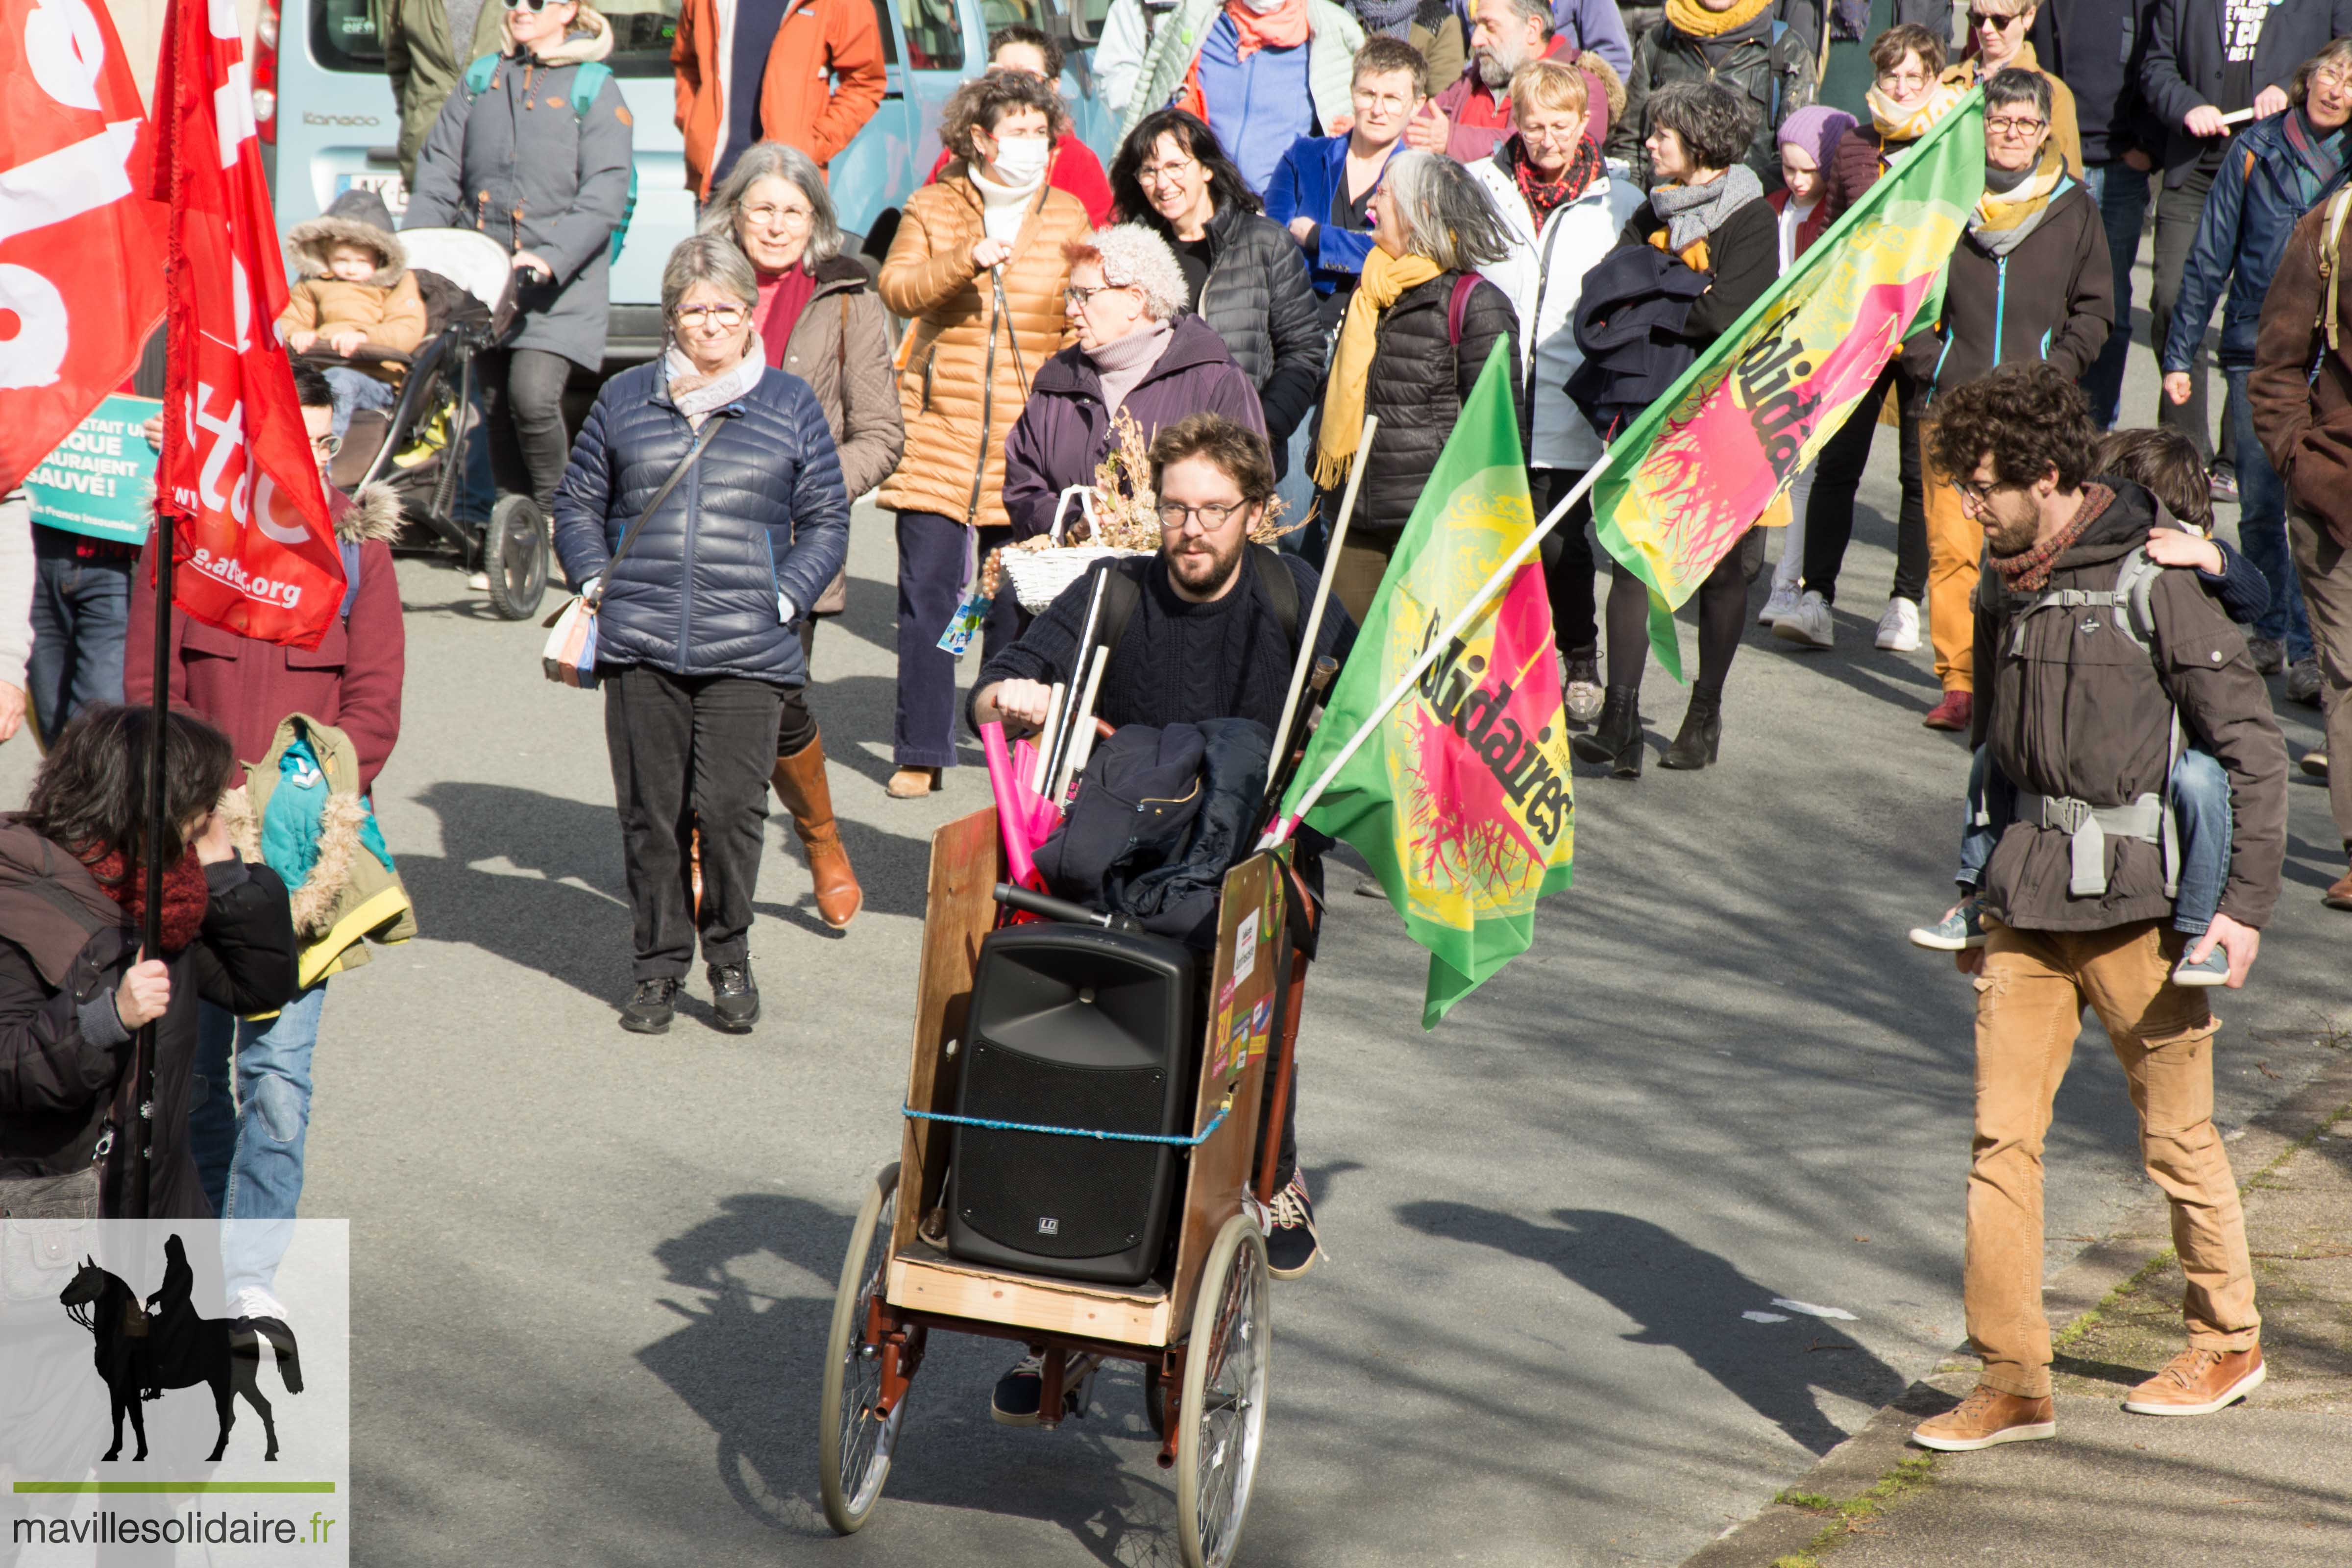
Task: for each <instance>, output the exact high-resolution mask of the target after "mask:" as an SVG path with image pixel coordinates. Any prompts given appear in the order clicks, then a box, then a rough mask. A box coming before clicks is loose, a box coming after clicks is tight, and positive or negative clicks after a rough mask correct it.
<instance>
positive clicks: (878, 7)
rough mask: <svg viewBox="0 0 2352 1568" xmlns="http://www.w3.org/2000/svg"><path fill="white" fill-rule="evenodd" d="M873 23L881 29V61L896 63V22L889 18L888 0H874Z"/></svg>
mask: <svg viewBox="0 0 2352 1568" xmlns="http://www.w3.org/2000/svg"><path fill="white" fill-rule="evenodd" d="M874 25H875V26H877V27H879V28H880V29H881V30H882V63H883V64H884V65H886V66H895V65H897V64H898V23H896V22H894V21H892V20H891V19H890V0H874Z"/></svg>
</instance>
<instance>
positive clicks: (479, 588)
mask: <svg viewBox="0 0 2352 1568" xmlns="http://www.w3.org/2000/svg"><path fill="white" fill-rule="evenodd" d="M466 586H467V587H468V588H471V589H472V590H473V591H474V592H475V593H477V594H487V593H488V592H489V591H490V574H488V572H469V573H467V574H466Z"/></svg>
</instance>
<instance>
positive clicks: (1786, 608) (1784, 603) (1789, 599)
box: [1756, 583, 1797, 626]
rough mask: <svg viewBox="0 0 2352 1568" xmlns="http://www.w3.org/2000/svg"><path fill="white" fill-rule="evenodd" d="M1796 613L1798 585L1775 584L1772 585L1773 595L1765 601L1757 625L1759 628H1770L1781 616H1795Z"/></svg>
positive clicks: (1757, 618)
mask: <svg viewBox="0 0 2352 1568" xmlns="http://www.w3.org/2000/svg"><path fill="white" fill-rule="evenodd" d="M1796 613H1797V585H1796V584H1794V583H1775V584H1772V595H1771V597H1769V598H1768V599H1766V600H1765V601H1764V610H1763V613H1762V614H1761V615H1759V616H1757V617H1756V624H1757V625H1758V626H1770V625H1771V624H1772V623H1773V622H1775V621H1777V620H1779V619H1780V617H1781V616H1793V615H1795V614H1796Z"/></svg>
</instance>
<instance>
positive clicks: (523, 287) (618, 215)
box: [401, 0, 631, 513]
mask: <svg viewBox="0 0 2352 1568" xmlns="http://www.w3.org/2000/svg"><path fill="white" fill-rule="evenodd" d="M505 5H506V32H505V35H504V37H505V39H506V45H505V47H504V49H503V50H502V51H501V52H500V53H499V55H498V56H497V57H496V59H497V63H496V65H495V67H494V68H492V69H491V71H490V73H489V81H488V85H487V86H484V87H482V88H480V89H479V90H476V89H475V88H474V86H473V82H472V80H471V79H467V80H464V81H460V82H459V83H458V85H457V90H456V91H455V92H452V93H451V94H450V95H449V100H448V101H447V102H446V103H444V104H443V105H442V106H441V116H440V118H439V119H438V120H436V121H434V123H433V130H432V132H431V134H429V135H428V136H426V138H425V150H424V152H423V153H421V154H420V155H419V156H418V158H417V161H416V189H415V192H414V193H413V194H412V195H410V197H409V201H408V212H407V215H406V216H405V217H404V220H403V222H402V225H401V226H402V227H404V228H470V229H476V230H478V231H480V232H481V233H483V234H487V235H488V236H489V237H491V238H492V239H495V240H497V241H498V242H499V244H500V245H502V246H504V247H506V248H507V249H508V250H509V252H510V253H512V256H513V261H514V271H515V288H516V294H515V302H516V305H517V306H518V308H519V310H520V319H519V322H518V325H517V327H516V330H515V333H514V335H513V336H512V337H511V338H509V340H508V341H507V342H506V343H505V345H504V346H502V347H499V348H497V349H493V350H491V351H490V352H489V353H485V354H482V355H481V356H479V357H478V358H477V359H476V360H475V362H474V363H475V364H476V365H478V367H480V374H481V378H482V400H483V404H484V412H485V414H486V415H487V416H488V417H487V424H488V433H489V438H490V467H491V470H492V472H493V473H494V474H495V475H496V477H497V479H498V486H499V489H500V490H501V491H504V492H505V493H507V494H509V495H528V496H530V497H531V498H533V499H534V500H537V501H538V503H539V508H540V510H541V512H542V513H546V512H551V511H552V510H553V509H554V505H555V486H556V483H557V481H558V480H560V479H562V478H563V458H564V453H565V452H566V451H567V450H568V449H569V447H570V446H571V441H570V438H569V437H567V436H566V434H565V432H564V428H563V387H564V384H565V383H566V382H567V381H569V380H570V379H571V377H572V366H574V365H577V366H579V367H580V368H581V369H582V370H583V371H586V372H588V373H589V374H594V373H595V372H596V370H597V369H598V367H599V366H601V365H602V364H603V363H604V325H605V314H606V310H607V308H608V298H609V295H610V292H611V290H610V287H609V285H610V283H611V279H612V269H613V254H612V252H613V231H614V229H616V228H618V227H619V226H620V225H621V220H622V217H623V215H624V213H625V210H626V207H627V203H628V197H629V169H630V157H631V137H630V132H629V114H628V110H627V109H626V108H625V107H624V105H623V104H622V102H621V88H620V83H619V82H617V81H615V80H614V79H613V76H612V73H611V72H610V71H603V75H604V80H603V81H602V83H601V84H599V85H598V86H597V88H596V91H595V93H594V95H593V97H589V96H588V95H586V94H584V93H583V94H581V95H580V96H581V97H586V98H587V107H586V108H585V110H583V111H581V112H577V113H575V112H573V110H574V107H575V105H576V104H577V102H578V99H577V98H575V96H574V92H573V84H574V81H575V79H577V77H578V75H579V73H580V71H581V70H582V68H584V67H587V66H590V65H594V64H596V63H597V62H599V61H601V60H603V59H604V57H605V56H607V55H609V54H611V53H612V52H613V28H612V25H611V24H610V23H608V22H606V21H605V20H604V17H602V16H598V15H597V14H596V13H595V12H594V11H593V10H590V9H589V8H588V7H587V6H586V5H577V4H572V3H571V0H562V3H551V0H505ZM598 68H599V70H600V71H602V70H603V68H602V67H601V66H599V67H598Z"/></svg>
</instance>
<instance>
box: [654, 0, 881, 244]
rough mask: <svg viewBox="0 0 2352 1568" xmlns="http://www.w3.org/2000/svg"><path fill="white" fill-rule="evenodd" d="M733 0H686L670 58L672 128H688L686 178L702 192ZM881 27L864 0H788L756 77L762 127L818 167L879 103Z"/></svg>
mask: <svg viewBox="0 0 2352 1568" xmlns="http://www.w3.org/2000/svg"><path fill="white" fill-rule="evenodd" d="M734 19H735V5H734V0H686V4H685V5H683V6H682V7H681V8H680V9H679V12H678V17H677V37H676V39H675V40H674V41H673V42H672V43H671V44H670V47H669V61H670V64H671V66H672V67H674V68H676V70H677V128H678V129H679V130H680V131H682V132H685V133H686V183H687V186H688V189H690V190H692V191H693V192H694V194H695V197H696V199H697V200H702V199H705V198H707V197H709V195H710V172H711V170H712V168H713V167H715V166H716V165H717V163H718V162H719V142H720V139H721V138H722V137H723V136H724V135H725V134H726V132H727V104H726V101H725V99H726V93H727V91H728V89H730V88H731V87H733V86H734V85H735V84H733V83H730V81H729V80H728V77H729V75H730V70H731V65H730V52H731V50H732V47H733V43H734V40H733V39H731V38H730V37H728V31H729V29H730V27H731V26H732V25H733V23H734ZM884 80H885V77H884V70H883V63H882V29H881V27H880V26H878V25H877V23H876V21H875V19H874V6H873V4H872V0H793V3H792V5H791V6H790V7H789V8H788V9H787V10H786V11H785V13H784V22H783V26H781V27H779V28H778V29H777V30H776V41H775V42H774V43H773V44H772V45H771V46H770V47H769V49H768V68H767V70H766V71H765V72H763V73H762V74H761V78H760V126H761V130H762V131H763V132H766V134H767V136H768V139H769V140H770V141H773V142H789V143H790V144H791V145H793V146H794V147H797V148H799V149H800V150H801V151H802V152H803V153H807V154H808V155H809V156H810V157H812V158H814V159H815V160H816V164H817V167H818V168H820V169H822V168H824V166H825V165H826V164H827V163H831V162H832V161H833V155H834V154H835V153H838V152H840V151H841V150H842V149H843V148H844V147H846V146H848V145H849V140H850V138H851V137H853V136H855V135H856V134H857V132H859V131H860V130H861V129H863V128H864V126H865V124H866V121H869V120H871V119H873V118H874V111H875V110H877V109H879V108H880V107H881V106H882V89H883V84H884Z"/></svg>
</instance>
